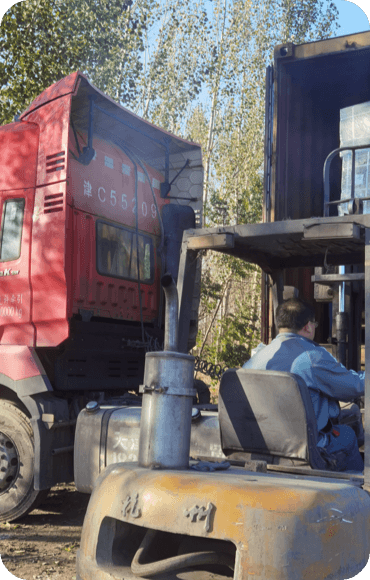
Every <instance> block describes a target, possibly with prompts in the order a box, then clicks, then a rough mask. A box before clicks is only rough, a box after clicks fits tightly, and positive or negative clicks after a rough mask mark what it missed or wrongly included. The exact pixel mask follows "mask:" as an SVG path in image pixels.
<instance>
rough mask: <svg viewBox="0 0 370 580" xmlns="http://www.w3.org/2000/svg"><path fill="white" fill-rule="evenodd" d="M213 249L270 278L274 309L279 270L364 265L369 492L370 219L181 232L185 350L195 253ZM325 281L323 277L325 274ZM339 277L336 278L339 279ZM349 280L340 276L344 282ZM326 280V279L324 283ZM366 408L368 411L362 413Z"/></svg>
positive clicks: (367, 474)
mask: <svg viewBox="0 0 370 580" xmlns="http://www.w3.org/2000/svg"><path fill="white" fill-rule="evenodd" d="M200 250H214V251H217V252H221V253H225V254H229V255H232V256H234V257H237V258H240V259H242V260H244V261H246V262H249V263H251V264H256V265H258V266H260V267H261V268H262V270H263V271H264V272H265V273H267V274H269V275H270V277H271V280H272V283H273V300H274V303H275V305H276V304H278V303H280V302H281V301H282V299H283V277H282V274H283V270H284V269H287V268H299V267H310V266H312V267H313V266H316V267H320V266H324V265H325V264H327V263H330V264H333V265H346V264H361V263H363V264H364V275H363V276H362V275H360V278H359V277H358V275H357V278H356V279H361V280H364V283H365V372H366V374H365V469H364V485H363V487H364V489H365V490H366V491H370V457H369V454H367V453H366V450H367V449H369V447H370V440H369V433H370V413H369V409H370V384H369V382H370V215H349V216H341V217H330V218H329V217H326V218H325V217H324V218H308V219H302V220H286V221H282V222H272V223H261V224H247V225H239V226H225V227H216V228H204V229H199V230H187V231H185V232H184V235H183V241H182V252H181V258H180V268H179V277H178V282H177V287H178V293H179V304H180V308H179V336H180V343H179V350H180V352H186V345H187V335H188V331H189V329H188V323H187V321H188V320H189V312H190V310H189V309H190V308H191V300H190V299H189V296H191V295H192V294H191V286H192V284H193V280H194V273H195V265H196V261H197V260H196V258H197V254H198V252H199V251H200ZM324 278H325V276H324ZM340 279H341V278H340V276H339V275H338V276H336V280H337V281H340ZM347 279H348V274H347V275H344V277H343V281H345V280H347ZM328 281H329V280H328ZM366 410H367V412H366Z"/></svg>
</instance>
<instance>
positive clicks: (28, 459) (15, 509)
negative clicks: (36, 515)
mask: <svg viewBox="0 0 370 580" xmlns="http://www.w3.org/2000/svg"><path fill="white" fill-rule="evenodd" d="M33 472H34V440H33V430H32V427H31V423H30V421H29V419H28V417H27V416H26V415H25V414H24V413H23V411H21V410H20V409H19V407H17V406H16V405H15V404H14V403H11V402H10V401H0V522H10V521H14V520H16V519H18V518H20V517H22V516H25V515H27V514H28V513H29V512H30V511H31V510H33V509H34V508H35V507H36V506H37V505H38V504H39V503H40V502H41V501H42V500H44V499H45V498H46V496H47V494H48V491H49V490H42V491H36V490H35V489H34V488H33Z"/></svg>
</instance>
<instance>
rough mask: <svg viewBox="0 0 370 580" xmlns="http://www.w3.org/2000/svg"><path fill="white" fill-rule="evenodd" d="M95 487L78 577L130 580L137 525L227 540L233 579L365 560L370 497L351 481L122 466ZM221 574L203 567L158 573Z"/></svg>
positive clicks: (318, 573)
mask: <svg viewBox="0 0 370 580" xmlns="http://www.w3.org/2000/svg"><path fill="white" fill-rule="evenodd" d="M95 490H96V491H94V492H93V495H92V497H91V500H90V503H89V507H88V512H87V515H86V519H85V523H84V527H83V533H82V539H81V548H80V550H79V554H78V558H77V578H78V580H113V579H118V578H119V579H122V578H124V579H125V580H128V579H132V578H135V577H136V576H134V575H133V574H132V572H131V562H132V560H133V557H134V555H135V552H136V551H137V549H138V548H139V544H140V541H141V538H142V537H143V534H142V533H141V536H140V533H139V535H138V537H139V539H138V540H137V542H136V545H135V535H136V534H137V532H138V529H139V528H141V529H143V528H144V529H152V530H158V531H161V532H168V533H170V534H174V535H185V536H193V537H194V536H195V537H198V538H199V540H200V539H201V538H209V539H212V540H214V541H223V542H225V541H226V542H229V543H231V544H232V545H233V546H235V548H236V551H235V567H234V579H235V580H236V579H237V580H242V579H246V578H248V577H249V576H253V578H254V579H255V580H259V579H260V580H262V579H265V578H269V579H274V580H280V579H281V580H298V579H299V580H305V579H307V580H315V579H316V578H317V579H318V578H320V579H326V578H327V579H329V578H330V579H334V578H337V579H339V578H350V577H353V576H355V575H356V574H357V573H358V572H359V571H360V570H361V569H363V567H364V566H365V565H366V562H367V560H368V557H369V529H370V526H369V524H370V497H369V495H368V494H367V493H366V492H365V491H363V490H362V489H361V488H360V487H359V486H358V485H356V483H355V482H354V481H351V480H350V481H343V480H338V479H335V478H334V477H333V479H327V478H326V479H325V480H324V481H323V478H318V477H301V476H294V477H292V476H291V475H284V474H282V473H279V474H268V473H255V472H248V471H245V470H243V469H238V468H231V469H228V470H227V471H225V472H219V471H216V472H211V473H210V472H200V471H197V470H193V469H190V470H177V471H174V470H166V471H162V470H155V469H154V470H150V469H144V468H140V467H138V465H137V464H127V463H126V464H116V465H111V466H109V467H108V468H107V469H106V470H105V471H104V473H103V474H102V475H101V476H100V477H99V479H98V480H97V483H96V486H95ZM141 531H142V530H141ZM162 558H163V556H162ZM160 559H161V554H160V553H158V552H157V553H156V560H160ZM218 577H219V576H218V574H214V573H212V572H210V571H209V570H207V568H205V569H204V570H202V569H200V568H196V569H195V570H193V572H190V571H189V570H188V571H185V572H180V571H179V572H177V573H176V574H174V573H173V574H162V575H156V576H155V578H156V579H157V580H160V579H163V578H166V580H169V579H170V578H171V579H172V578H173V579H175V578H184V579H185V578H186V579H190V578H196V580H206V579H207V580H210V579H211V578H213V579H215V578H218ZM221 577H222V578H223V577H224V576H220V578H221Z"/></svg>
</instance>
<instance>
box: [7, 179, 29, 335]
mask: <svg viewBox="0 0 370 580" xmlns="http://www.w3.org/2000/svg"><path fill="white" fill-rule="evenodd" d="M33 199H34V190H32V189H24V190H19V189H17V190H16V191H6V192H2V193H0V215H1V231H0V344H2V345H5V344H14V345H26V346H33V345H34V339H35V332H34V327H33V324H32V322H31V286H30V276H29V274H30V272H29V263H30V241H31V240H30V237H31V223H32V212H33Z"/></svg>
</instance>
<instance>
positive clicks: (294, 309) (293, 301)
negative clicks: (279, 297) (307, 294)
mask: <svg viewBox="0 0 370 580" xmlns="http://www.w3.org/2000/svg"><path fill="white" fill-rule="evenodd" d="M314 320H315V310H314V308H313V306H312V305H311V304H309V303H308V302H304V301H303V300H300V299H299V298H290V299H289V300H285V301H284V302H282V304H280V305H279V306H278V307H277V310H276V326H277V327H278V328H279V329H280V328H289V329H290V330H293V331H295V332H297V331H298V330H301V329H302V328H303V327H304V326H306V324H307V322H314Z"/></svg>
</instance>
